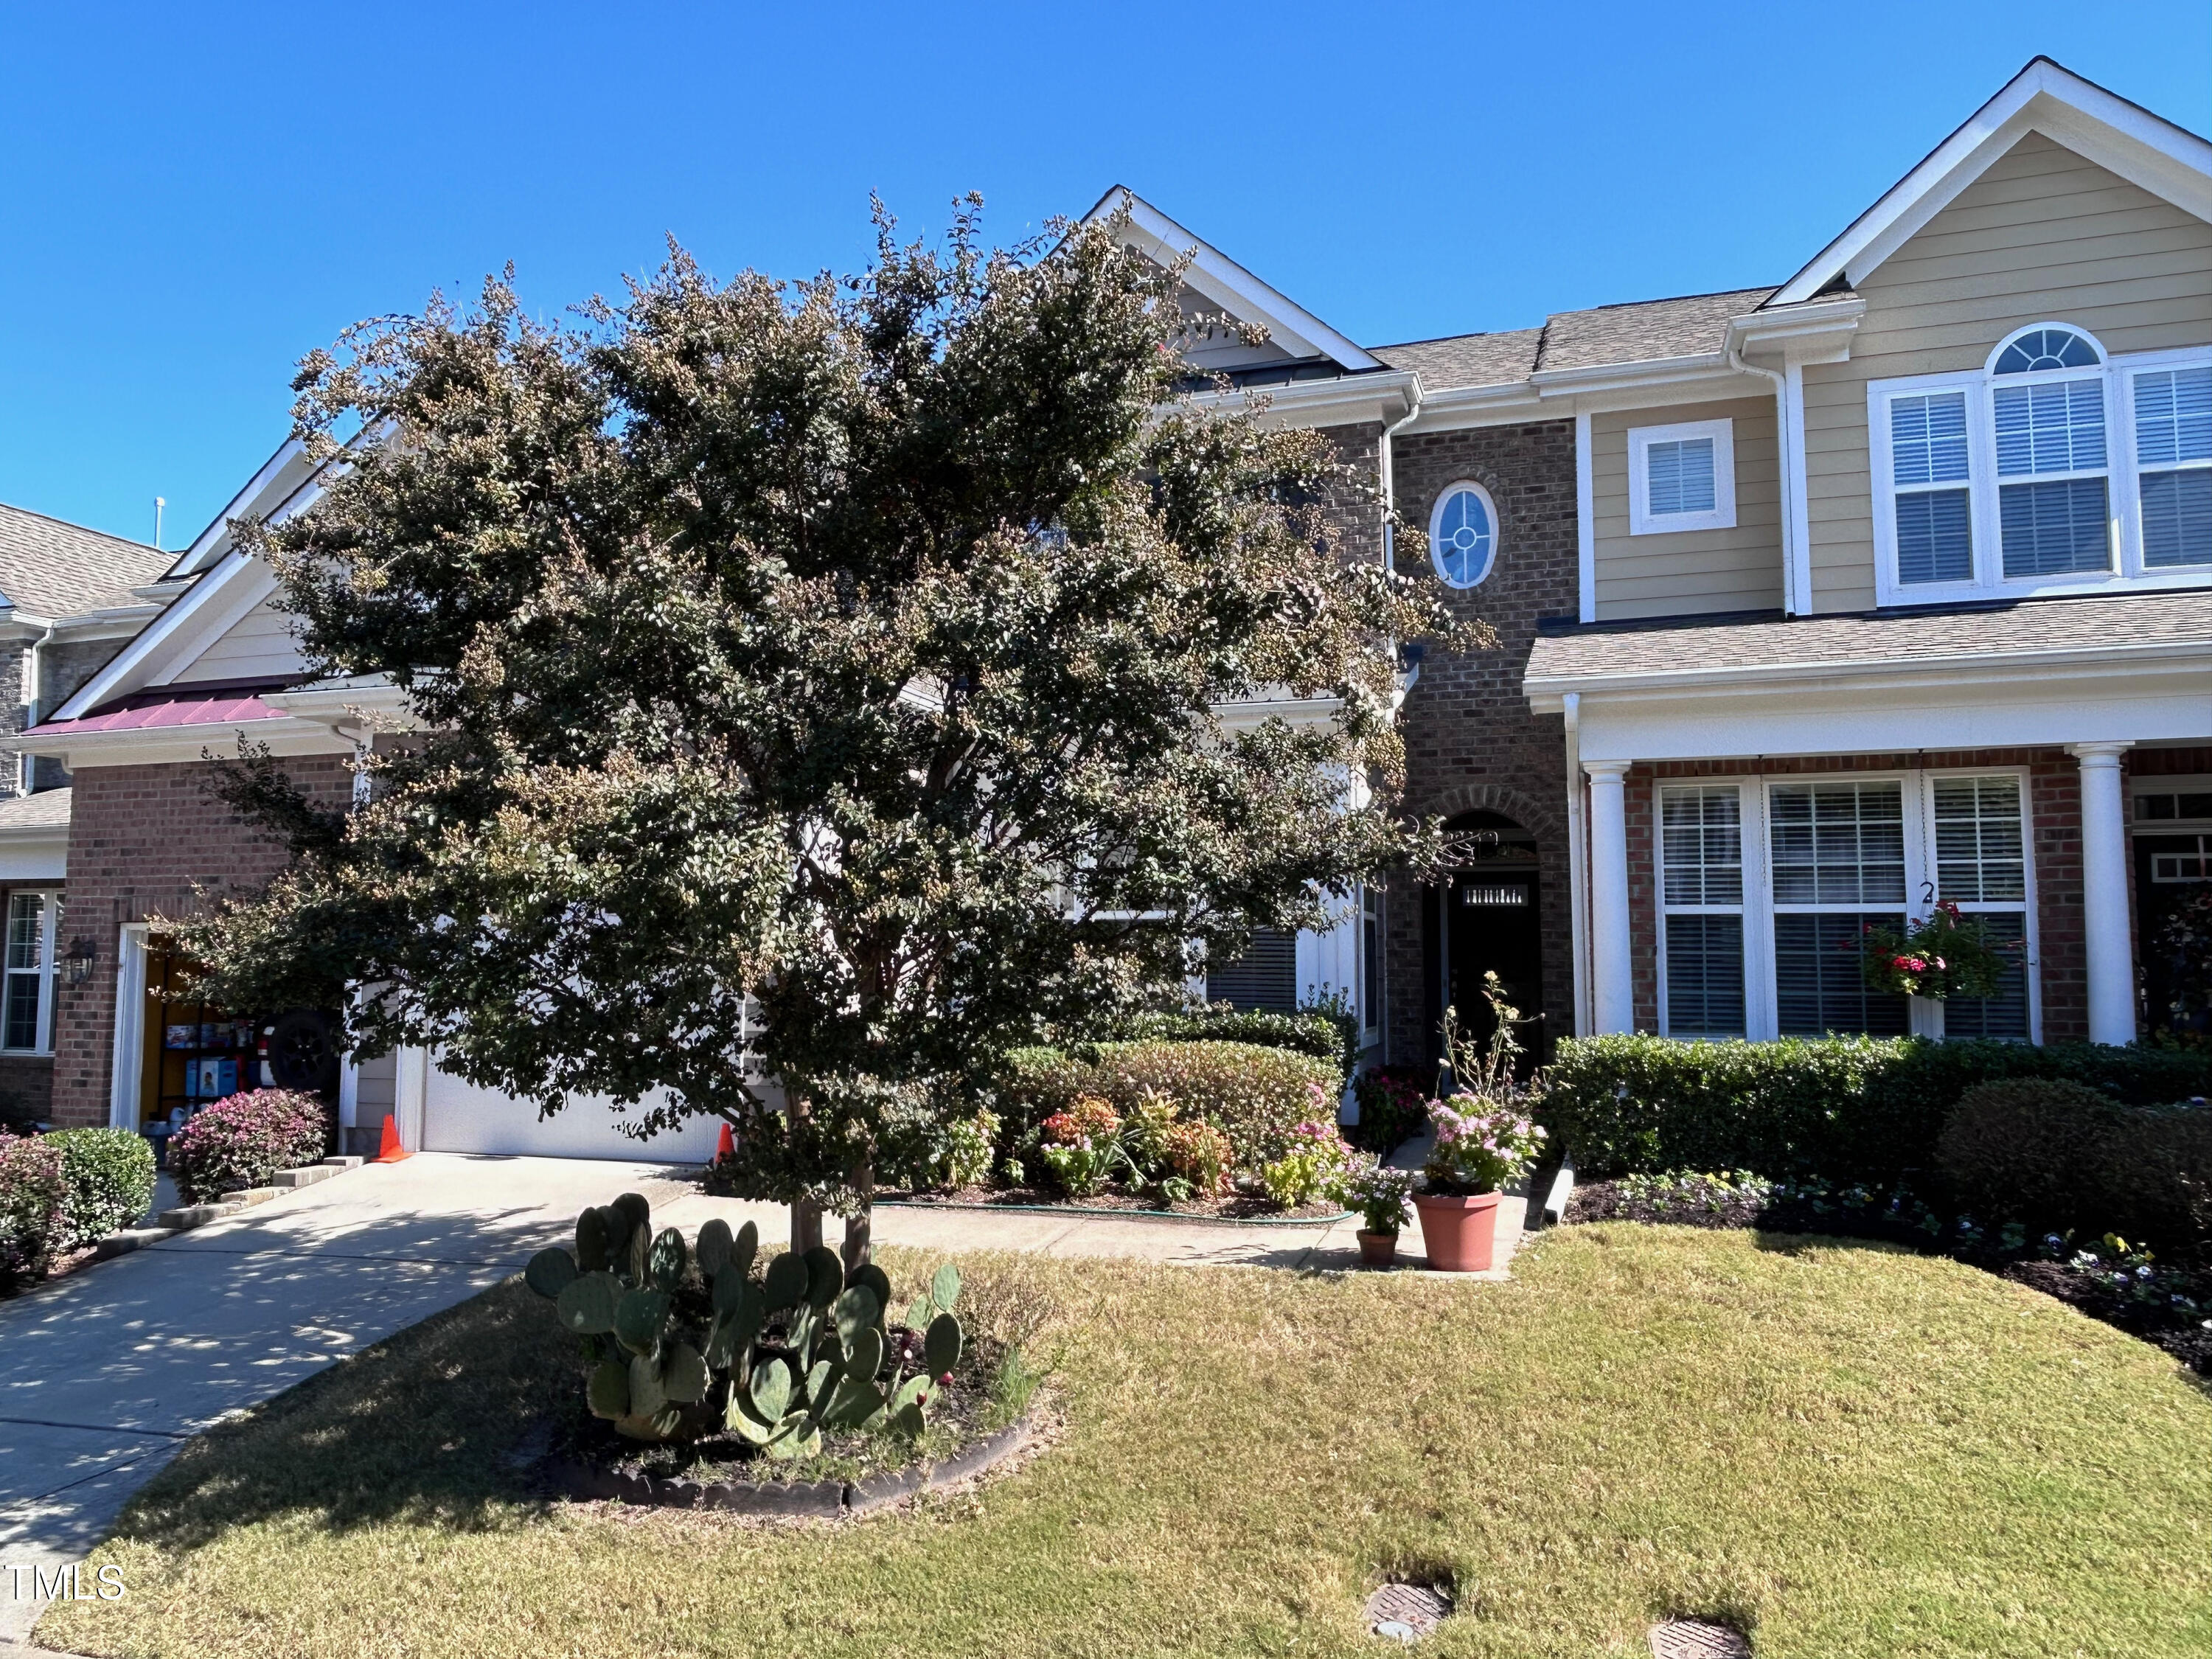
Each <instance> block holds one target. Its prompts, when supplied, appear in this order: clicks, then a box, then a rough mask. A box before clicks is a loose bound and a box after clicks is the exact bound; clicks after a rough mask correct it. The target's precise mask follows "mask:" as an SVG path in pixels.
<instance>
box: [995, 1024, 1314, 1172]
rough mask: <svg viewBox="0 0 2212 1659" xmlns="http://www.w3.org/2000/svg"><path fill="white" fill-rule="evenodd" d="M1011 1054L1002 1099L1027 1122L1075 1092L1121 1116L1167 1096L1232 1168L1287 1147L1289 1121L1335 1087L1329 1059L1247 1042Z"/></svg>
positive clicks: (1063, 1104) (1061, 1105)
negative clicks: (1206, 1126)
mask: <svg viewBox="0 0 2212 1659" xmlns="http://www.w3.org/2000/svg"><path fill="white" fill-rule="evenodd" d="M1093 1055H1095V1058H1092V1057H1091V1056H1093ZM1009 1060H1010V1062H1011V1065H1012V1072H1013V1077H1012V1083H1011V1085H1010V1087H1009V1089H1008V1091H1007V1097H1008V1098H1010V1099H1012V1100H1016V1101H1018V1102H1020V1103H1023V1104H1024V1105H1025V1106H1026V1107H1027V1108H1028V1109H1029V1110H1030V1112H1031V1113H1033V1114H1035V1115H1033V1116H1030V1118H1029V1119H1028V1121H1030V1122H1036V1121H1038V1118H1039V1117H1042V1116H1043V1115H1052V1114H1058V1113H1061V1112H1065V1111H1066V1110H1067V1109H1068V1108H1069V1106H1070V1104H1071V1103H1073V1101H1074V1100H1075V1099H1076V1097H1079V1096H1083V1095H1096V1096H1098V1097H1103V1099H1105V1100H1107V1101H1108V1102H1109V1103H1111V1104H1112V1105H1113V1107H1114V1109H1115V1110H1116V1111H1117V1112H1120V1113H1121V1114H1122V1115H1124V1116H1125V1117H1126V1116H1127V1115H1129V1114H1130V1113H1132V1112H1133V1111H1134V1110H1135V1109H1136V1107H1137V1103H1138V1102H1139V1101H1140V1100H1141V1099H1143V1098H1144V1097H1145V1095H1146V1093H1147V1092H1151V1093H1153V1094H1158V1095H1160V1096H1162V1097H1164V1098H1166V1099H1167V1100H1170V1101H1171V1102H1173V1103H1174V1105H1175V1108H1176V1116H1177V1117H1178V1118H1182V1119H1190V1118H1199V1119H1203V1120H1204V1121H1206V1122H1208V1123H1211V1124H1212V1125H1213V1127H1215V1128H1217V1129H1218V1130H1220V1131H1221V1132H1222V1133H1224V1134H1225V1135H1227V1136H1228V1137H1229V1142H1230V1145H1231V1146H1232V1147H1233V1148H1234V1149H1235V1162H1236V1165H1237V1168H1239V1169H1247V1170H1249V1169H1256V1168H1258V1167H1259V1166H1260V1165H1261V1164H1266V1163H1267V1162H1269V1161H1270V1160H1272V1159H1273V1158H1278V1157H1279V1156H1281V1154H1282V1153H1283V1152H1285V1150H1287V1148H1288V1146H1289V1139H1288V1138H1289V1135H1290V1132H1291V1127H1292V1126H1293V1125H1295V1124H1297V1123H1300V1122H1302V1121H1304V1120H1306V1119H1307V1118H1310V1117H1311V1116H1313V1115H1314V1108H1313V1091H1314V1090H1315V1089H1316V1087H1318V1088H1321V1089H1322V1090H1325V1091H1328V1096H1329V1097H1330V1098H1332V1099H1334V1096H1335V1092H1336V1091H1337V1089H1338V1088H1339V1087H1340V1086H1341V1076H1340V1073H1339V1072H1338V1070H1337V1068H1336V1066H1335V1064H1334V1062H1332V1061H1329V1060H1317V1059H1316V1058H1314V1057H1313V1056H1312V1055H1310V1054H1293V1053H1292V1052H1291V1051H1290V1050H1289V1049H1287V1048H1263V1047H1261V1046H1260V1045H1259V1044H1256V1043H1249V1042H1155V1041H1147V1042H1101V1043H1098V1044H1097V1045H1096V1046H1095V1048H1086V1049H1085V1050H1084V1051H1083V1053H1082V1055H1081V1056H1078V1055H1074V1054H1063V1053H1061V1052H1060V1051H1059V1050H1057V1049H1052V1048H1025V1049H1020V1050H1018V1051H1016V1052H1015V1053H1014V1054H1012V1055H1010V1056H1009ZM1332 1115H1334V1114H1333V1112H1332Z"/></svg>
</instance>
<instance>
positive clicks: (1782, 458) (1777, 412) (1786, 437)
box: [1722, 330, 1812, 617]
mask: <svg viewBox="0 0 2212 1659" xmlns="http://www.w3.org/2000/svg"><path fill="white" fill-rule="evenodd" d="M1722 355H1723V356H1725V357H1726V358H1727V359H1728V362H1729V368H1735V369H1739V370H1741V372H1743V373H1744V374H1756V375H1758V376H1759V379H1761V380H1766V381H1770V382H1771V383H1772V385H1773V387H1774V436H1775V440H1776V442H1775V445H1774V451H1775V459H1776V461H1777V462H1778V465H1777V466H1776V467H1775V469H1774V471H1775V476H1776V477H1778V479H1779V480H1780V481H1781V486H1782V609H1783V611H1784V613H1785V614H1786V615H1789V616H1792V617H1799V616H1802V615H1804V613H1805V612H1806V611H1808V610H1810V609H1811V608H1812V607H1811V605H1810V603H1809V602H1810V600H1811V599H1812V595H1811V594H1809V593H1800V592H1798V591H1797V494H1798V481H1797V479H1796V477H1793V476H1792V472H1793V469H1792V466H1791V460H1792V457H1791V453H1790V451H1791V445H1790V380H1789V377H1788V376H1786V375H1784V374H1783V373H1782V372H1781V371H1780V370H1778V369H1772V368H1760V367H1759V365H1758V364H1757V363H1753V362H1747V361H1745V358H1744V355H1743V351H1742V349H1741V347H1740V346H1738V345H1737V343H1736V342H1735V331H1734V330H1730V331H1729V342H1728V347H1727V349H1726V350H1725V351H1724V352H1723V354H1722Z"/></svg>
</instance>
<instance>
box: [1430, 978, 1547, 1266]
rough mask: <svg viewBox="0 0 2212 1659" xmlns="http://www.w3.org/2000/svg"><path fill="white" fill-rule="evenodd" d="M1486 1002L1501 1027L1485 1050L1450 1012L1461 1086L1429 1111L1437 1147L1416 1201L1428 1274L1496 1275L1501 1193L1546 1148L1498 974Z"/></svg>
mask: <svg viewBox="0 0 2212 1659" xmlns="http://www.w3.org/2000/svg"><path fill="white" fill-rule="evenodd" d="M1482 994H1483V996H1484V997H1485V998H1486V1000H1488V1002H1489V1004H1490V1008H1491V1012H1492V1016H1493V1017H1494V1018H1495V1020H1496V1029H1495V1030H1494V1031H1493V1032H1492V1036H1491V1039H1490V1042H1489V1044H1488V1046H1487V1048H1482V1049H1478V1048H1475V1047H1474V1044H1472V1043H1469V1042H1464V1041H1463V1040H1462V1037H1461V1036H1460V1031H1459V1016H1458V1013H1457V1011H1456V1010H1453V1009H1446V1010H1445V1011H1444V1055H1445V1058H1446V1060H1448V1061H1449V1064H1450V1066H1451V1069H1452V1076H1453V1079H1454V1081H1455V1088H1454V1091H1453V1092H1452V1094H1451V1095H1450V1097H1449V1098H1447V1099H1443V1100H1440V1101H1438V1102H1437V1103H1435V1104H1434V1105H1433V1106H1431V1108H1430V1109H1429V1126H1430V1128H1431V1132H1432V1133H1434V1134H1435V1136H1436V1142H1435V1144H1434V1146H1431V1148H1430V1151H1429V1158H1428V1162H1427V1163H1426V1164H1424V1165H1423V1166H1422V1170H1421V1190H1420V1191H1419V1192H1417V1193H1416V1194H1414V1195H1413V1208H1414V1209H1415V1211H1416V1212H1419V1216H1420V1218H1421V1248H1422V1249H1423V1250H1424V1251H1425V1253H1426V1254H1427V1255H1428V1258H1429V1266H1431V1267H1435V1268H1438V1269H1440V1270H1441V1271H1443V1272H1444V1273H1482V1272H1485V1271H1486V1270H1487V1269H1488V1268H1489V1267H1490V1265H1491V1261H1492V1256H1493V1255H1494V1253H1495V1248H1496V1244H1497V1237H1498V1198H1499V1196H1500V1194H1501V1191H1502V1189H1503V1188H1504V1186H1505V1184H1506V1183H1507V1182H1510V1181H1514V1180H1517V1179H1518V1178H1519V1177H1520V1176H1523V1175H1525V1174H1527V1173H1528V1167H1529V1165H1531V1164H1534V1162H1535V1161H1536V1157H1537V1154H1538V1153H1539V1152H1541V1151H1542V1150H1543V1146H1544V1132H1543V1130H1542V1129H1541V1128H1539V1127H1537V1125H1536V1123H1535V1121H1534V1120H1533V1119H1532V1118H1530V1117H1529V1115H1528V1113H1527V1112H1525V1111H1524V1110H1522V1101H1523V1099H1524V1098H1525V1092H1524V1091H1523V1090H1522V1085H1521V1084H1520V1083H1519V1081H1518V1080H1517V1079H1516V1076H1515V1071H1514V1062H1515V1060H1516V1058H1517V1057H1518V1056H1519V1054H1520V1052H1521V1045H1520V1042H1519V1041H1518V1040H1517V1039H1516V1037H1515V1036H1514V1035H1513V1028H1514V1025H1515V1024H1516V1023H1517V1022H1518V1021H1519V1019H1520V1018H1521V1016H1520V1012H1519V1010H1517V1009H1516V1008H1513V1007H1511V1006H1508V1004H1507V1003H1506V1001H1505V999H1504V987H1503V986H1501V985H1500V984H1499V983H1498V975H1495V974H1485V975H1483V976H1482Z"/></svg>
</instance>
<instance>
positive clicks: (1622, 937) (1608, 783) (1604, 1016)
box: [1583, 761, 1636, 1036]
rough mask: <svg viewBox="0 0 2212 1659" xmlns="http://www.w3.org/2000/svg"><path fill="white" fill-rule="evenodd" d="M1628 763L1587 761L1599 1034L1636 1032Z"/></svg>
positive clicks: (1594, 1009)
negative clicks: (1630, 930) (1630, 921)
mask: <svg viewBox="0 0 2212 1659" xmlns="http://www.w3.org/2000/svg"><path fill="white" fill-rule="evenodd" d="M1628 765H1629V763H1627V762H1626V761H1586V762H1584V763H1583V770H1584V771H1585V772H1587V773H1589V781H1590V801H1589V860H1590V883H1589V889H1590V906H1589V909H1590V918H1589V927H1590V980H1591V991H1592V997H1591V1003H1592V1013H1593V1014H1594V1016H1595V1018H1594V1021H1593V1024H1595V1027H1596V1030H1597V1032H1598V1034H1599V1035H1600V1036H1603V1035H1605V1034H1606V1033H1607V1032H1613V1031H1632V1030H1635V1029H1636V976H1635V973H1634V969H1633V968H1632V963H1631V958H1630V955H1629V933H1628V810H1627V789H1626V784H1625V779H1626V775H1627V772H1628Z"/></svg>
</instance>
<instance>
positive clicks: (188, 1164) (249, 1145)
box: [169, 1089, 330, 1204]
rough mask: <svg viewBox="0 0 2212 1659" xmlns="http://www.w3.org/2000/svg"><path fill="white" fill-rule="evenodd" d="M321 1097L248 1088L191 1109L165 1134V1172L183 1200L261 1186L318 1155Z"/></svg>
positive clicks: (322, 1131) (325, 1139) (325, 1138)
mask: <svg viewBox="0 0 2212 1659" xmlns="http://www.w3.org/2000/svg"><path fill="white" fill-rule="evenodd" d="M327 1126H328V1120H327V1118H326V1117H325V1113H324V1109H323V1103H322V1101H321V1099H320V1098H319V1097H317V1096H314V1095H311V1094H306V1093H303V1092H301V1091H298V1090H295V1089H253V1090H249V1091H246V1093H244V1094H235V1095H232V1096H229V1097H228V1098H226V1099H222V1100H218V1101H216V1103H214V1104H213V1105H211V1106H208V1107H205V1108H203V1109H201V1110H200V1111H198V1112H197V1113H195V1114H194V1115H192V1117H191V1121H188V1122H187V1123H186V1124H185V1127H183V1128H181V1129H179V1130H178V1131H177V1133H175V1134H173V1135H172V1136H171V1137H170V1138H169V1173H170V1174H171V1175H173V1176H175V1177H176V1181H177V1191H178V1192H179V1193H180V1194H183V1196H184V1200H185V1203H187V1204H204V1203H207V1202H208V1201H210V1200H213V1199H217V1198H220V1197H222V1195H223V1194H225V1193H235V1192H240V1191H243V1190H244V1189H245V1188H248V1187H265V1186H267V1185H268V1184H269V1182H270V1181H271V1180H272V1179H274V1178H275V1176H276V1171H277V1170H290V1169H296V1168H298V1167H299V1166H300V1165H301V1164H313V1162H314V1161H315V1160H316V1159H317V1158H320V1157H322V1155H323V1153H324V1152H325V1150H326V1149H327V1147H328V1145H329V1135H330V1131H329V1128H328V1127H327Z"/></svg>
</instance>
